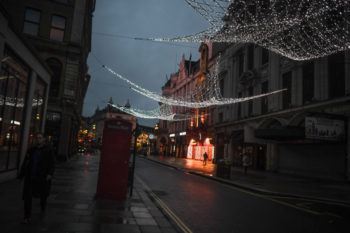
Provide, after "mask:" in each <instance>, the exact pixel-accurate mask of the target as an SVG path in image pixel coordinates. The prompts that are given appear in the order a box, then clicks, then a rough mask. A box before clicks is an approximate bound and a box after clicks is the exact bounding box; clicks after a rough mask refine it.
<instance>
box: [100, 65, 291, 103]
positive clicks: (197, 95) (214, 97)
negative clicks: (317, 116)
mask: <svg viewBox="0 0 350 233" xmlns="http://www.w3.org/2000/svg"><path fill="white" fill-rule="evenodd" d="M104 68H105V69H106V70H107V71H109V72H110V73H111V74H113V75H114V76H115V77H116V78H118V79H120V80H122V81H125V82H126V83H127V84H129V85H130V89H131V90H133V91H135V92H137V93H139V94H140V95H143V96H145V97H147V98H149V99H152V100H155V101H157V102H160V103H163V104H166V105H169V106H181V107H187V108H207V107H211V106H220V105H229V104H236V103H241V102H246V101H250V100H253V99H257V98H262V97H265V96H269V95H273V94H277V93H280V92H282V91H285V89H280V90H276V91H271V92H268V93H263V94H259V95H253V96H248V97H241V98H223V97H221V94H220V93H218V90H217V88H212V86H207V85H205V84H204V85H203V86H201V87H200V89H197V91H194V95H185V96H183V97H178V98H176V99H175V98H174V97H167V96H163V95H160V94H158V93H155V92H152V91H150V90H147V89H145V88H143V87H141V86H139V85H137V84H135V83H134V82H132V81H130V80H129V79H127V78H125V77H124V76H122V75H121V74H119V73H117V72H115V71H114V70H112V69H111V68H109V67H107V66H104ZM207 79H209V80H210V79H213V80H212V81H209V82H208V84H213V83H215V82H216V83H217V82H218V74H216V75H213V76H209V77H208V78H207ZM204 89H205V91H202V92H201V91H198V90H204ZM211 90H212V91H211ZM186 97H189V98H190V99H184V98H186Z"/></svg>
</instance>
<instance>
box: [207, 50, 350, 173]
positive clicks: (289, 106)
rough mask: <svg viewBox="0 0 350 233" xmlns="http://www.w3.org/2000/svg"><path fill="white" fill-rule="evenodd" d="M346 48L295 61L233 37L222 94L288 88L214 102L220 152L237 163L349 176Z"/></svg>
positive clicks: (349, 80) (349, 88)
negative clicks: (243, 99) (247, 160)
mask: <svg viewBox="0 0 350 233" xmlns="http://www.w3.org/2000/svg"><path fill="white" fill-rule="evenodd" d="M349 56H350V53H349V51H345V52H339V53H337V54H333V55H331V56H328V57H324V58H320V59H314V60H310V61H304V62H297V61H292V60H289V59H287V58H284V57H282V56H279V55H276V54H275V53H273V52H270V51H267V50H266V49H263V48H261V47H259V46H256V45H253V44H228V45H227V46H226V48H225V49H224V50H223V51H222V55H221V58H220V63H219V64H220V74H222V75H221V76H220V87H221V92H222V94H223V96H224V97H231V98H235V97H237V98H239V97H246V96H252V95H257V94H261V93H267V92H270V91H274V90H279V89H286V91H284V92H282V93H279V94H274V95H270V96H268V97H264V98H260V99H255V100H253V101H247V102H243V103H239V104H235V105H228V106H222V107H216V108H215V113H214V116H215V117H214V123H215V133H216V137H215V139H216V140H215V141H216V147H217V153H218V154H221V155H222V156H223V157H224V158H226V159H227V160H230V161H231V162H232V164H233V166H241V165H242V154H243V153H247V154H248V155H249V157H250V160H251V166H252V168H253V169H258V170H267V171H274V172H280V173H287V174H295V175H301V176H308V177H317V178H326V179H345V178H346V177H347V178H349V177H350V166H349V161H350V160H349V155H350V143H349V137H348V136H347V135H349V117H350V105H349V101H350V96H349V94H350V64H348V63H347V62H346V61H348V59H349Z"/></svg>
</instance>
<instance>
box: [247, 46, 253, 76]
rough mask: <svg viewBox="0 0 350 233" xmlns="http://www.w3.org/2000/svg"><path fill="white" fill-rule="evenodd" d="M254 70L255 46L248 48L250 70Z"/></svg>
mask: <svg viewBox="0 0 350 233" xmlns="http://www.w3.org/2000/svg"><path fill="white" fill-rule="evenodd" d="M253 68H254V45H249V46H248V70H252V69H253Z"/></svg>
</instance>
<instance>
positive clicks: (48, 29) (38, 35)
mask: <svg viewBox="0 0 350 233" xmlns="http://www.w3.org/2000/svg"><path fill="white" fill-rule="evenodd" d="M2 4H3V6H4V8H5V9H6V11H7V12H8V15H9V18H10V20H11V22H12V24H13V26H14V29H15V30H16V31H17V32H18V33H19V34H21V36H23V37H24V38H25V40H26V41H28V43H29V44H30V45H31V46H32V47H34V49H35V50H36V51H37V52H38V54H39V56H40V57H41V59H43V60H44V61H45V63H46V64H47V65H48V66H49V67H50V69H51V70H52V72H53V77H52V80H51V85H50V87H49V101H48V107H47V114H46V120H47V122H46V125H45V134H46V135H47V136H48V137H49V139H50V141H51V143H52V144H53V146H54V150H55V152H56V155H57V158H59V159H67V158H68V157H69V156H70V155H72V154H74V153H75V152H76V150H77V135H78V131H79V126H80V119H81V112H82V107H83V102H84V97H85V93H86V90H87V87H88V84H89V80H90V76H89V74H88V66H87V58H88V55H89V52H90V50H91V27H92V14H93V12H94V9H95V0H79V1H74V0H50V1H47V0H3V1H2Z"/></svg>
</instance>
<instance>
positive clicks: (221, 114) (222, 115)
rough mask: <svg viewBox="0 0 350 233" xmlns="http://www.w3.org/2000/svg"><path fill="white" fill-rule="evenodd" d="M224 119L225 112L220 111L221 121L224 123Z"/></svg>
mask: <svg viewBox="0 0 350 233" xmlns="http://www.w3.org/2000/svg"><path fill="white" fill-rule="evenodd" d="M223 121H224V113H222V112H220V113H219V123H222V122H223Z"/></svg>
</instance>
